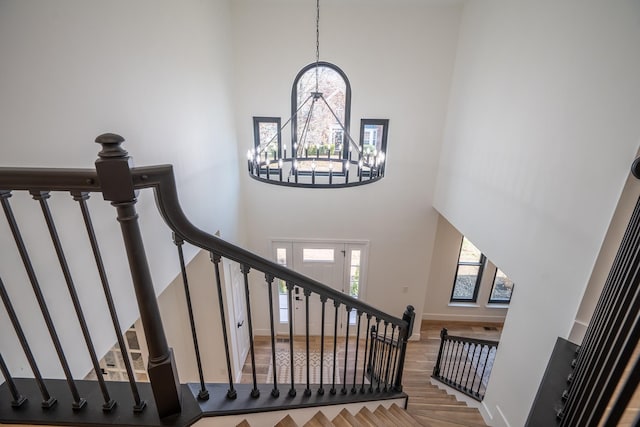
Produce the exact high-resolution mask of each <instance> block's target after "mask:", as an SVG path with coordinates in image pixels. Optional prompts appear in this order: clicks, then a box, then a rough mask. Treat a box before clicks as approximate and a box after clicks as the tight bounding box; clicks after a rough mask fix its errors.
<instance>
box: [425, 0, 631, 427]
mask: <svg viewBox="0 0 640 427" xmlns="http://www.w3.org/2000/svg"><path fill="white" fill-rule="evenodd" d="M638 16H640V3H639V2H638V1H625V0H619V1H598V0H590V1H582V0H580V1H578V0H573V1H564V2H555V1H550V0H545V1H538V2H512V1H508V0H493V1H489V0H488V1H483V2H469V3H467V4H466V6H465V9H464V13H463V18H462V25H461V33H460V42H459V45H458V56H457V60H456V67H455V72H454V80H453V85H452V95H451V100H450V106H449V111H448V116H447V126H446V131H445V139H444V145H443V151H442V156H441V160H440V169H439V174H438V188H437V193H436V197H435V206H436V208H437V209H438V211H440V212H441V213H442V214H443V215H444V216H445V217H446V218H447V219H448V220H449V221H450V222H451V223H452V224H453V225H454V226H455V227H456V228H457V229H458V230H460V231H461V232H462V233H464V234H465V235H467V236H468V237H469V238H470V239H471V240H472V241H473V242H474V243H476V244H477V245H478V246H479V247H481V248H482V250H483V251H485V253H486V254H487V256H488V257H489V258H491V259H492V260H493V261H494V262H495V263H496V264H498V265H500V266H501V267H503V268H504V269H505V271H507V272H508V273H509V275H510V277H511V279H513V281H514V282H515V283H517V291H516V292H515V293H514V297H513V300H512V302H511V306H510V309H509V313H508V315H507V320H506V324H505V328H504V331H503V333H502V339H501V343H500V349H499V351H498V356H497V360H496V364H495V368H494V371H493V373H492V377H491V382H490V384H489V389H488V393H487V396H486V398H485V401H484V404H485V406H486V407H487V409H488V410H489V413H490V414H491V415H492V416H493V417H494V420H493V423H495V425H498V426H501V425H511V426H520V425H523V424H524V421H525V419H526V416H527V414H528V411H529V408H530V405H531V403H532V400H533V397H534V395H535V393H536V390H537V387H538V384H539V381H540V378H541V377H542V374H543V372H544V369H545V366H546V363H547V360H548V356H549V354H550V352H551V350H552V347H553V344H554V342H555V340H556V337H557V336H562V337H566V336H567V335H568V333H569V329H570V328H571V326H572V324H573V319H574V317H575V315H576V311H577V308H578V304H579V302H580V299H581V297H582V293H583V291H584V288H585V285H586V283H587V280H588V279H589V275H590V273H591V269H592V267H593V264H594V261H595V259H596V256H597V254H598V250H599V248H600V245H601V243H602V240H603V237H604V235H605V232H606V230H607V225H608V224H609V221H610V220H611V216H612V214H613V211H614V208H615V205H616V202H617V200H618V197H619V196H620V192H621V190H622V187H623V185H624V181H625V178H626V176H627V174H628V170H629V166H630V164H631V162H632V160H633V158H634V154H635V152H636V150H637V149H638V143H639V142H640V141H639V136H640V125H639V124H638V117H640V50H638V45H639V42H640V25H639V20H638Z"/></svg>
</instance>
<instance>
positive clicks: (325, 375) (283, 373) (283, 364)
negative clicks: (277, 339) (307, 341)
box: [267, 351, 340, 385]
mask: <svg viewBox="0 0 640 427" xmlns="http://www.w3.org/2000/svg"><path fill="white" fill-rule="evenodd" d="M320 363H321V359H320V353H315V352H313V353H312V352H310V353H309V383H310V384H320ZM322 366H323V367H322V383H323V384H324V385H327V384H332V383H333V378H332V374H333V353H330V354H325V355H324V357H323V358H322ZM276 372H277V378H278V384H291V356H290V354H289V352H278V353H276ZM293 380H294V382H295V383H296V384H306V383H307V353H306V352H304V351H303V352H300V353H294V354H293ZM272 382H273V358H272V359H271V361H270V362H269V372H268V373H267V383H269V384H270V383H272ZM335 384H340V369H339V367H338V364H337V363H336V372H335Z"/></svg>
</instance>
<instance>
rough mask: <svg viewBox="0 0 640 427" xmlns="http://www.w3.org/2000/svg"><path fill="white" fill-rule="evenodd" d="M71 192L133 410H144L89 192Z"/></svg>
mask: <svg viewBox="0 0 640 427" xmlns="http://www.w3.org/2000/svg"><path fill="white" fill-rule="evenodd" d="M71 194H72V195H73V200H75V201H77V202H78V204H79V205H80V211H81V212H82V218H83V219H84V224H85V228H86V229H87V236H88V238H89V243H90V244H91V250H92V251H93V257H94V259H95V261H96V267H97V269H98V274H99V276H100V282H101V284H102V290H103V291H104V296H105V299H106V301H107V307H108V308H109V314H110V315H111V321H112V323H113V328H114V331H115V334H116V338H117V340H118V347H119V348H120V353H122V360H123V362H124V366H125V369H126V371H127V377H128V379H129V385H130V387H131V392H132V394H133V400H134V406H133V411H134V412H142V411H143V410H144V408H145V407H146V406H147V402H146V401H144V400H142V399H141V398H140V393H139V391H138V385H137V384H136V379H135V375H134V374H133V368H132V367H131V360H130V357H129V352H128V351H127V347H126V345H125V343H124V337H123V336H122V328H121V326H120V321H119V320H118V313H117V311H116V307H115V304H114V302H113V296H112V295H111V289H110V287H109V281H108V279H107V272H106V270H105V268H104V262H103V261H102V255H101V253H100V248H99V246H98V240H97V238H96V234H95V231H94V230H93V223H92V221H91V214H90V213H89V208H88V206H87V200H88V199H89V193H85V192H75V191H74V192H71Z"/></svg>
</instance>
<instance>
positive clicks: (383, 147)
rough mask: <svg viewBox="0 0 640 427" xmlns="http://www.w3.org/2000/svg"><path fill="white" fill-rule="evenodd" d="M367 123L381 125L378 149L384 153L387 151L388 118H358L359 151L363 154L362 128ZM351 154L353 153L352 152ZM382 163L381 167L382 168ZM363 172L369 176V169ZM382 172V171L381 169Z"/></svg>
mask: <svg viewBox="0 0 640 427" xmlns="http://www.w3.org/2000/svg"><path fill="white" fill-rule="evenodd" d="M367 125H374V126H382V138H381V140H380V149H379V150H378V151H382V152H384V153H385V155H386V153H387V136H388V135H389V119H360V141H359V144H360V150H361V152H362V153H363V154H364V128H365V126H367ZM352 154H353V153H352ZM384 164H386V163H383V166H382V168H384ZM362 172H363V174H364V175H365V176H369V174H370V173H371V170H370V169H364V170H363V171H362ZM383 172H384V171H383Z"/></svg>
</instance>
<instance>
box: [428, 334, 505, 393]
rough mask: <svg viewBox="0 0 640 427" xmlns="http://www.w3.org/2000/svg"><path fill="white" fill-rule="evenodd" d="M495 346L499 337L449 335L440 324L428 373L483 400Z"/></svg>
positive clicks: (496, 347)
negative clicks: (486, 338) (481, 337)
mask: <svg viewBox="0 0 640 427" xmlns="http://www.w3.org/2000/svg"><path fill="white" fill-rule="evenodd" d="M497 349H498V341H490V340H481V339H475V338H467V337H459V336H454V335H449V334H448V333H447V329H446V328H443V329H442V330H441V331H440V349H439V350H438V358H437V359H436V365H435V366H434V368H433V374H432V375H431V377H432V378H434V379H436V380H438V381H440V382H442V383H444V384H446V385H448V386H449V387H452V388H454V389H456V390H458V391H459V392H461V393H464V394H466V395H467V396H469V397H472V398H474V399H475V400H478V401H482V399H483V398H484V395H485V392H486V389H487V384H488V382H489V376H490V375H491V368H492V366H493V360H494V358H495V355H496V351H497Z"/></svg>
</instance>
